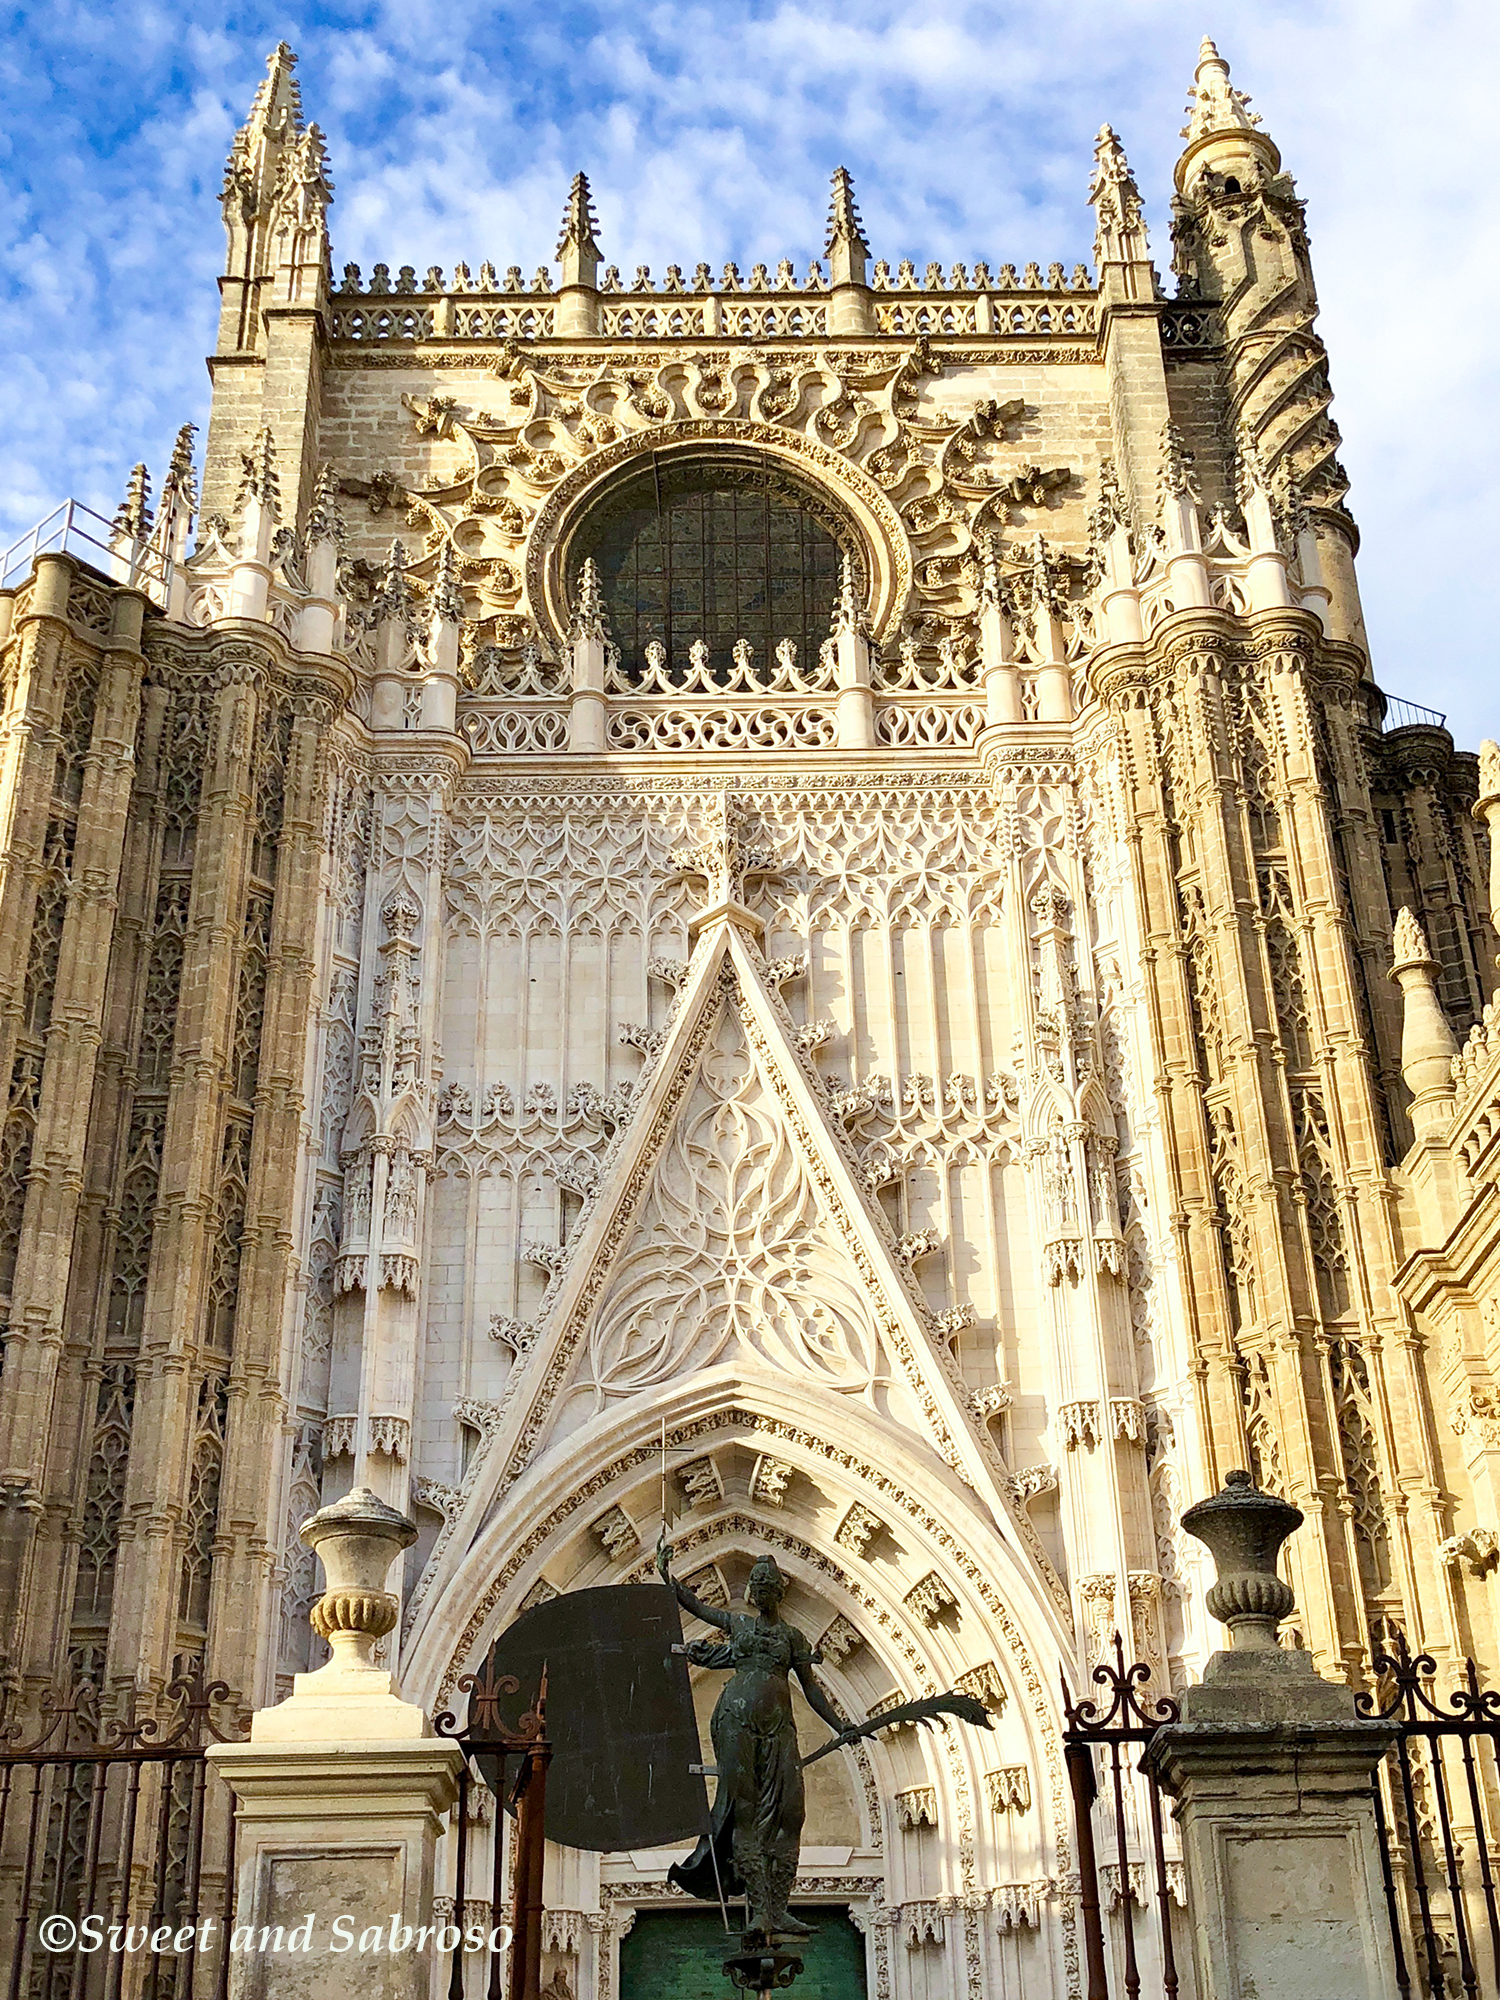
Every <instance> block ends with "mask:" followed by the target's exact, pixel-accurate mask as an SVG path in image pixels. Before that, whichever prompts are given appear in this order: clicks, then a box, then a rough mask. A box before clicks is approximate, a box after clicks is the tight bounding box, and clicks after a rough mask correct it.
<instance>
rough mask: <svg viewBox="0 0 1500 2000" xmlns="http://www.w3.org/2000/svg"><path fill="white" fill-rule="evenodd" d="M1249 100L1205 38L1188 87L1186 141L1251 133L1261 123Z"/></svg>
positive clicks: (1209, 41) (1205, 37) (1221, 58)
mask: <svg viewBox="0 0 1500 2000" xmlns="http://www.w3.org/2000/svg"><path fill="white" fill-rule="evenodd" d="M1249 102H1250V99H1249V98H1248V97H1247V96H1246V95H1245V93H1244V91H1243V90H1236V89H1235V87H1234V85H1233V84H1232V83H1231V82H1230V81H1229V65H1228V63H1227V62H1225V60H1224V58H1223V57H1222V56H1221V55H1220V54H1219V51H1218V50H1217V48H1215V46H1214V42H1213V37H1212V36H1210V35H1205V36H1204V37H1203V41H1202V44H1201V45H1200V47H1199V50H1198V67H1197V69H1196V70H1195V72H1194V74H1193V81H1192V83H1191V85H1190V86H1189V88H1188V104H1187V118H1188V123H1187V124H1186V125H1185V126H1184V128H1183V133H1182V136H1183V138H1184V139H1188V140H1193V139H1201V138H1204V137H1205V136H1206V135H1207V134H1208V133H1210V132H1230V131H1239V132H1251V131H1254V129H1255V127H1256V126H1257V125H1259V124H1260V122H1261V117H1260V113H1259V112H1258V111H1249V110H1247V109H1246V106H1247V105H1248V104H1249Z"/></svg>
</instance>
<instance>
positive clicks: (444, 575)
mask: <svg viewBox="0 0 1500 2000" xmlns="http://www.w3.org/2000/svg"><path fill="white" fill-rule="evenodd" d="M432 615H433V617H434V618H441V619H443V620H444V621H445V622H446V623H447V624H449V625H462V624H463V622H464V598H463V592H462V591H461V590H460V589H459V587H458V558H457V556H456V555H455V554H454V551H453V543H452V542H451V540H445V541H444V543H443V546H442V549H441V550H440V551H439V554H438V566H437V575H436V576H435V577H434V578H433V580H432Z"/></svg>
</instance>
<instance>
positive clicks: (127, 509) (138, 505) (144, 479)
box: [114, 465, 151, 542]
mask: <svg viewBox="0 0 1500 2000" xmlns="http://www.w3.org/2000/svg"><path fill="white" fill-rule="evenodd" d="M114 530H115V533H116V534H117V535H123V536H127V537H128V538H129V539H130V540H131V541H133V542H137V541H143V540H144V539H145V537H146V536H147V535H148V534H149V533H150V532H151V479H150V475H149V474H148V473H147V471H146V468H145V466H144V465H134V466H132V467H131V469H130V484H129V485H128V486H127V487H126V489H125V498H124V499H123V500H122V501H121V502H120V507H119V511H118V512H117V513H116V515H115V518H114Z"/></svg>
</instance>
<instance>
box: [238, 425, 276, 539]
mask: <svg viewBox="0 0 1500 2000" xmlns="http://www.w3.org/2000/svg"><path fill="white" fill-rule="evenodd" d="M240 464H241V465H242V466H243V468H244V470H243V472H242V474H241V476H240V490H239V492H238V494H236V496H235V506H236V508H243V507H244V506H245V505H246V503H247V502H248V501H251V500H258V501H259V502H260V504H261V506H262V507H264V508H265V509H266V510H267V511H268V512H269V513H272V514H274V515H275V516H276V517H277V518H278V519H280V516H281V481H280V479H279V478H278V477H277V474H276V440H275V438H273V437H272V435H271V427H270V425H269V424H263V425H262V426H261V428H260V429H259V430H258V431H257V432H256V433H255V442H254V444H253V445H251V447H250V449H249V450H248V451H246V452H242V453H241V454H240Z"/></svg>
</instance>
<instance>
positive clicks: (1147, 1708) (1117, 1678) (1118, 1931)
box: [1063, 1632, 1183, 2000]
mask: <svg viewBox="0 0 1500 2000" xmlns="http://www.w3.org/2000/svg"><path fill="white" fill-rule="evenodd" d="M1093 1679H1094V1684H1095V1685H1096V1686H1097V1687H1099V1688H1102V1689H1103V1690H1104V1697H1103V1698H1102V1699H1095V1700H1081V1701H1078V1702H1074V1701H1073V1699H1072V1697H1071V1696H1070V1694H1069V1692H1068V1686H1067V1683H1066V1681H1064V1683H1063V1708H1064V1711H1065V1713H1066V1715H1067V1718H1068V1722H1067V1728H1066V1730H1065V1732H1064V1736H1063V1756H1064V1759H1065V1761H1066V1763H1067V1767H1068V1782H1069V1785H1070V1787H1071V1789H1072V1794H1073V1830H1074V1837H1075V1840H1076V1842H1077V1848H1078V1916H1079V1922H1080V1924H1081V1926H1082V1930H1083V1949H1084V1967H1085V1973H1086V1976H1087V1980H1088V1985H1087V1996H1088V2000H1110V1993H1111V1991H1112V1990H1113V1991H1114V1992H1116V1993H1121V1994H1123V1995H1124V1996H1125V2000H1138V1996H1139V1995H1140V1993H1141V1991H1142V1988H1143V1986H1144V1989H1145V1991H1146V1992H1147V1993H1148V1994H1149V1995H1151V1996H1152V2000H1155V1996H1157V1995H1160V1996H1162V2000H1177V1993H1178V1989H1179V1983H1180V1982H1179V1979H1178V1973H1177V1946H1176V1941H1175V1940H1174V1938H1173V1935H1172V1926H1173V1908H1174V1904H1180V1903H1181V1900H1182V1894H1183V1889H1182V1864H1181V1861H1180V1860H1174V1859H1173V1858H1171V1857H1170V1856H1169V1854H1168V1851H1167V1839H1166V1827H1165V1822H1164V1818H1163V1813H1162V1801H1161V1791H1160V1789H1159V1787H1158V1785H1157V1782H1156V1779H1155V1777H1154V1776H1153V1775H1152V1774H1151V1772H1149V1771H1145V1770H1142V1769H1141V1757H1142V1755H1143V1753H1144V1751H1145V1748H1146V1745H1147V1744H1148V1743H1149V1742H1150V1741H1151V1739H1152V1737H1153V1736H1154V1735H1155V1734H1156V1732H1157V1730H1158V1729H1160V1728H1161V1727H1162V1725H1163V1724H1164V1723H1168V1722H1176V1721H1177V1720H1178V1715H1179V1712H1178V1707H1177V1703H1176V1702H1175V1701H1173V1700H1172V1698H1171V1696H1170V1695H1168V1694H1166V1693H1164V1692H1162V1693H1152V1694H1150V1695H1147V1698H1146V1699H1145V1700H1144V1701H1143V1700H1142V1698H1141V1697H1142V1695H1143V1694H1144V1693H1145V1691H1146V1687H1147V1683H1148V1682H1149V1681H1150V1679H1151V1669H1150V1668H1149V1667H1147V1666H1143V1665H1141V1664H1139V1663H1137V1664H1136V1665H1134V1666H1127V1665H1126V1664H1125V1652H1124V1647H1123V1644H1122V1642H1121V1639H1120V1635H1119V1633H1118V1632H1117V1633H1116V1634H1115V1637H1114V1658H1113V1660H1105V1661H1103V1662H1101V1664H1100V1665H1098V1666H1097V1667H1095V1669H1094V1673H1093ZM1096 1835H1099V1836H1102V1844H1103V1846H1104V1849H1105V1853H1106V1854H1107V1855H1108V1856H1109V1858H1108V1859H1105V1860H1103V1861H1101V1860H1100V1858H1099V1848H1100V1845H1101V1840H1100V1839H1099V1838H1096ZM1101 1888H1102V1890H1103V1895H1102V1896H1101ZM1137 1909H1139V1912H1140V1914H1139V1915H1137V1914H1136V1912H1137ZM1111 1964H1113V1968H1114V1985H1113V1988H1112V1986H1111V1972H1110V1968H1111Z"/></svg>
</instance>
